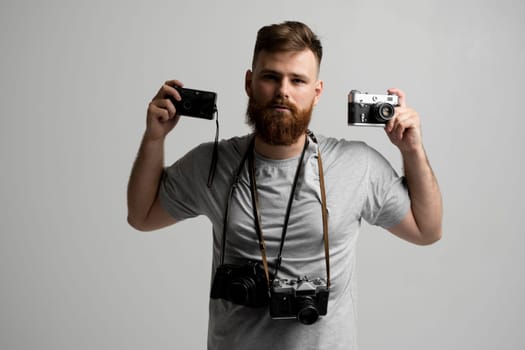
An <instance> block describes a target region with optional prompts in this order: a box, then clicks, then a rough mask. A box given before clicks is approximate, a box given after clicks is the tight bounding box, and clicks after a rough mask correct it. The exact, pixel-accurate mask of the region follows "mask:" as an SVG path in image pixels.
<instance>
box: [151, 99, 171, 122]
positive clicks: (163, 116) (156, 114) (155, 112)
mask: <svg viewBox="0 0 525 350" xmlns="http://www.w3.org/2000/svg"><path fill="white" fill-rule="evenodd" d="M148 116H149V119H150V120H151V119H154V120H158V121H160V122H166V121H168V120H170V114H169V112H168V110H167V109H166V108H162V107H159V106H158V105H156V104H155V103H154V102H151V103H150V104H149V107H148Z"/></svg>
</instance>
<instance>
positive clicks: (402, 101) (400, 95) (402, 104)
mask: <svg viewBox="0 0 525 350" xmlns="http://www.w3.org/2000/svg"><path fill="white" fill-rule="evenodd" d="M387 92H388V93H389V94H390V95H396V96H397V97H398V98H399V101H398V102H399V106H400V107H406V95H405V93H404V92H403V91H402V90H400V89H398V88H390V89H388V90H387Z"/></svg>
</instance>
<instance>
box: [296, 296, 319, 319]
mask: <svg viewBox="0 0 525 350" xmlns="http://www.w3.org/2000/svg"><path fill="white" fill-rule="evenodd" d="M295 302H296V304H295V309H296V311H297V319H298V320H299V322H301V323H302V324H312V323H314V322H315V321H317V319H318V318H319V311H318V310H317V307H316V306H315V303H314V301H313V299H312V298H311V297H302V298H297V299H296V300H295Z"/></svg>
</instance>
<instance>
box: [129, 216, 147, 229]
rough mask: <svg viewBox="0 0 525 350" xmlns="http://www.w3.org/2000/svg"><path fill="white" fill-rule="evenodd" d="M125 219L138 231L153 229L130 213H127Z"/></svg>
mask: <svg viewBox="0 0 525 350" xmlns="http://www.w3.org/2000/svg"><path fill="white" fill-rule="evenodd" d="M127 221H128V224H129V225H130V226H131V227H133V228H134V229H135V230H137V231H140V232H150V231H153V229H152V228H150V227H148V226H147V225H146V224H145V223H144V222H143V221H140V220H137V219H135V218H133V217H132V216H130V215H128V218H127Z"/></svg>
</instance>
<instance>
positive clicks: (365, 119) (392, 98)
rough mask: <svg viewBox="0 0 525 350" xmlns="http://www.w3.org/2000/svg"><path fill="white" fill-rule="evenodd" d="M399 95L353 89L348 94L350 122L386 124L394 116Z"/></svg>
mask: <svg viewBox="0 0 525 350" xmlns="http://www.w3.org/2000/svg"><path fill="white" fill-rule="evenodd" d="M398 105H399V101H398V97H397V95H373V94H368V93H361V92H359V91H358V90H352V91H350V93H349V94H348V124H349V125H357V126H360V125H362V126H384V125H386V123H387V122H388V121H389V120H390V119H392V117H394V114H395V109H394V107H395V106H398Z"/></svg>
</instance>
